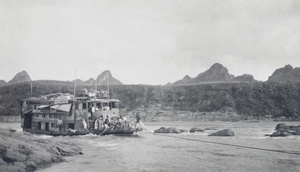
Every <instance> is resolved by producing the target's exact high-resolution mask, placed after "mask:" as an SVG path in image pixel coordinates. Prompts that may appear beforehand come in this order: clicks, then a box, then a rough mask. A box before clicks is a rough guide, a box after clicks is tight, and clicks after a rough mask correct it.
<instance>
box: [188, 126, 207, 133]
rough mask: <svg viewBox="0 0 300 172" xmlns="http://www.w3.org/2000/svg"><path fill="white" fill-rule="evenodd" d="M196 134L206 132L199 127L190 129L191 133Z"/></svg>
mask: <svg viewBox="0 0 300 172" xmlns="http://www.w3.org/2000/svg"><path fill="white" fill-rule="evenodd" d="M195 132H204V130H203V129H201V128H197V127H193V128H191V129H190V133H195Z"/></svg>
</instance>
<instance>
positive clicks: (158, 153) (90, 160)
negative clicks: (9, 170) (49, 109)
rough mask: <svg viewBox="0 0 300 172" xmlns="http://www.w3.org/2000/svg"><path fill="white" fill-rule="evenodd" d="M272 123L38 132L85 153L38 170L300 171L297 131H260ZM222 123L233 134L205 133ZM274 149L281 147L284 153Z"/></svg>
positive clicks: (151, 124)
mask: <svg viewBox="0 0 300 172" xmlns="http://www.w3.org/2000/svg"><path fill="white" fill-rule="evenodd" d="M276 124H277V123H275V122H197V123H196V122H168V123H150V124H146V128H147V131H143V132H140V133H138V135H133V136H112V135H110V136H95V135H86V136H76V137H49V136H47V137H45V136H41V137H44V138H46V139H58V140H68V141H70V142H75V143H77V144H79V145H80V146H82V147H83V150H82V152H83V153H84V154H83V155H78V156H73V157H66V159H67V162H63V163H60V164H55V165H52V166H51V167H50V168H45V169H40V170H38V171H41V172H42V171H43V172H50V171H51V172H52V171H61V172H66V171H78V172H82V171H105V172H107V171H108V172H109V171H130V172H131V171H178V172H182V171H245V172H246V171H300V144H299V143H300V136H290V137H285V138H271V137H266V136H264V135H265V134H266V133H272V132H273V131H274V128H275V126H276ZM286 124H292V125H300V124H299V123H286ZM161 126H166V127H177V128H179V129H187V130H189V129H190V128H191V127H194V126H195V127H200V128H203V129H204V128H211V129H213V130H205V132H204V133H184V134H168V135H163V134H160V135H156V134H153V133H152V132H153V131H154V130H155V129H158V128H160V127H161ZM226 128H230V129H232V130H233V131H234V132H235V136H234V137H208V136H207V135H208V134H210V133H212V132H216V130H220V129H226ZM217 143H221V144H217ZM224 144H227V145H224ZM235 145H236V146H235ZM238 146H244V147H238ZM256 148H259V149H256ZM272 150H282V151H285V152H286V153H280V152H274V151H272ZM293 153H295V154H293Z"/></svg>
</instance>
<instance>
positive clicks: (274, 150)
mask: <svg viewBox="0 0 300 172" xmlns="http://www.w3.org/2000/svg"><path fill="white" fill-rule="evenodd" d="M153 134H154V135H157V136H164V137H172V138H177V139H183V140H190V141H196V142H203V143H210V144H217V145H224V146H232V147H239V148H246V149H253V150H261V151H268V152H278V153H285V154H291V155H298V156H300V152H292V151H291V152H289V151H284V150H276V149H265V148H257V147H251V146H242V145H236V144H229V143H219V142H213V141H206V140H201V139H194V138H183V137H178V136H173V135H165V134H164V135H162V134H155V133H153Z"/></svg>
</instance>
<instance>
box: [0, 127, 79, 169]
mask: <svg viewBox="0 0 300 172" xmlns="http://www.w3.org/2000/svg"><path fill="white" fill-rule="evenodd" d="M80 154H82V152H81V148H80V147H79V146H77V145H75V144H74V143H70V142H65V141H62V140H60V139H44V138H41V137H38V136H35V135H31V134H29V133H23V132H20V131H16V130H13V129H3V128H0V169H1V171H10V172H14V171H19V172H23V171H35V170H37V169H38V168H43V167H47V166H50V165H51V164H53V163H59V162H64V161H65V159H64V157H66V156H73V155H80Z"/></svg>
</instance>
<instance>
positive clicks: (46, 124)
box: [45, 122, 49, 131]
mask: <svg viewBox="0 0 300 172" xmlns="http://www.w3.org/2000/svg"><path fill="white" fill-rule="evenodd" d="M45 130H46V131H49V122H46V123H45Z"/></svg>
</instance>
